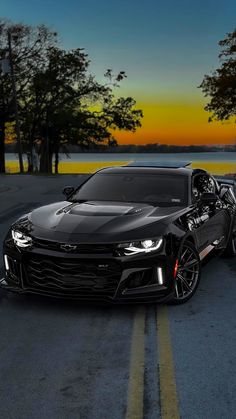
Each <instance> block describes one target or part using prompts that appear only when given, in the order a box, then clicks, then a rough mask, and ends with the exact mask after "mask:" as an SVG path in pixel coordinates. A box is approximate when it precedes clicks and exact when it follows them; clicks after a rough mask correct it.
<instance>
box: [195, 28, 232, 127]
mask: <svg viewBox="0 0 236 419" xmlns="http://www.w3.org/2000/svg"><path fill="white" fill-rule="evenodd" d="M219 45H220V47H221V48H222V51H221V53H220V54H219V58H220V61H221V66H220V67H219V68H218V69H216V70H215V71H213V72H212V74H211V75H205V76H204V79H203V82H202V84H201V85H200V88H201V89H202V91H203V93H204V95H205V96H207V97H210V98H211V99H210V102H209V103H208V104H207V105H206V107H205V110H206V111H208V112H211V117H210V118H209V122H211V121H212V120H219V121H227V120H229V119H230V118H232V117H235V116H236V29H235V30H234V31H233V32H232V33H229V34H228V35H227V37H226V38H225V39H224V40H222V41H220V42H219Z"/></svg>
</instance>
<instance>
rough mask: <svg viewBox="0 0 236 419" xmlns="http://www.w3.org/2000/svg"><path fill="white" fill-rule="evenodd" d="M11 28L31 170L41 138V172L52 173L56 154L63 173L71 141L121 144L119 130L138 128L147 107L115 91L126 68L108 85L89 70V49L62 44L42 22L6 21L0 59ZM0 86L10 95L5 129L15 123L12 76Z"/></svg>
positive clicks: (0, 31) (0, 30)
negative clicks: (117, 137) (62, 163)
mask: <svg viewBox="0 0 236 419" xmlns="http://www.w3.org/2000/svg"><path fill="white" fill-rule="evenodd" d="M9 31H10V32H11V40H12V62H13V66H14V73H15V78H16V93H17V99H18V100H17V102H18V108H19V112H18V113H19V119H20V133H21V137H22V138H23V148H24V151H25V152H27V156H28V166H29V168H28V171H32V169H33V167H32V162H33V152H34V148H35V143H36V142H37V147H38V144H39V143H40V171H41V172H46V173H51V172H52V158H53V155H55V170H56V172H57V171H58V162H59V159H58V155H59V150H60V148H61V147H63V149H64V150H66V146H67V145H68V144H77V145H80V147H82V148H89V147H98V146H99V145H101V144H102V145H104V146H106V145H111V144H116V140H115V138H114V135H113V133H114V130H116V129H122V130H129V131H135V130H136V129H137V128H138V127H139V126H141V118H142V111H141V110H138V109H135V105H136V103H135V100H134V99H133V98H130V97H128V98H122V97H121V98H117V97H116V96H115V93H114V89H115V88H117V87H119V85H120V82H121V81H122V80H123V79H124V78H125V77H126V74H125V72H124V71H120V72H119V73H118V74H117V75H114V74H113V72H112V70H111V69H108V70H107V71H106V73H105V81H104V83H101V82H98V81H97V80H96V78H95V77H94V76H92V75H91V74H90V73H89V64H90V60H89V58H88V56H87V54H86V53H85V51H84V49H81V48H77V49H73V50H64V49H62V48H61V47H59V46H58V45H57V34H56V33H54V32H51V31H50V29H48V28H47V27H45V26H43V25H41V26H38V27H36V28H34V27H31V26H27V25H21V24H20V25H12V24H9V23H8V22H3V23H2V26H1V27H0V59H1V58H4V57H6V54H7V48H8V45H7V43H6V39H7V35H8V33H9ZM1 87H2V88H3V89H4V91H5V94H4V95H3V97H5V98H7V103H6V101H5V102H4V103H3V104H2V105H1V102H0V113H1V115H0V116H2V121H3V122H2V127H3V130H4V127H5V124H6V121H8V122H11V121H13V122H14V121H15V113H14V108H13V104H14V103H13V102H14V100H13V99H14V95H13V92H12V83H11V79H10V76H9V75H4V77H3V75H1V76H0V89H1ZM3 116H4V117H3ZM0 128H1V127H0ZM2 132H3V131H2ZM0 135H1V130H0ZM2 135H3V139H4V133H3V134H2ZM2 143H3V144H4V140H3V142H2ZM0 154H1V150H0Z"/></svg>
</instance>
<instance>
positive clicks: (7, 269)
mask: <svg viewBox="0 0 236 419" xmlns="http://www.w3.org/2000/svg"><path fill="white" fill-rule="evenodd" d="M4 263H5V268H6V271H9V269H10V267H9V262H8V257H7V255H4Z"/></svg>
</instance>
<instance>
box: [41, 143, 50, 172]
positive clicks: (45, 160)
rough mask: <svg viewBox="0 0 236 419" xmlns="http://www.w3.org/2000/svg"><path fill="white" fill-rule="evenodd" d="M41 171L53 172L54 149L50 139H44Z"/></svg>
mask: <svg viewBox="0 0 236 419" xmlns="http://www.w3.org/2000/svg"><path fill="white" fill-rule="evenodd" d="M39 171H40V173H52V151H51V148H50V143H49V139H46V138H45V139H44V141H43V142H42V145H41V150H40V165H39Z"/></svg>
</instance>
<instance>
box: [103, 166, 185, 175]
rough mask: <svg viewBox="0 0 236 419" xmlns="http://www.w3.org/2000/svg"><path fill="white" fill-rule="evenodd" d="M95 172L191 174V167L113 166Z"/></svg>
mask: <svg viewBox="0 0 236 419" xmlns="http://www.w3.org/2000/svg"><path fill="white" fill-rule="evenodd" d="M97 173H102V174H103V173H104V174H106V173H107V174H109V173H110V174H112V173H114V174H122V173H140V174H141V173H146V174H163V175H173V174H175V175H185V176H191V175H192V173H193V170H192V169H188V168H183V167H179V168H170V167H168V168H167V167H153V166H151V167H150V166H114V167H106V168H104V169H101V170H99V171H98V172H97Z"/></svg>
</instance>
